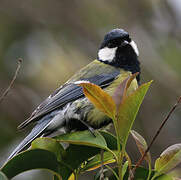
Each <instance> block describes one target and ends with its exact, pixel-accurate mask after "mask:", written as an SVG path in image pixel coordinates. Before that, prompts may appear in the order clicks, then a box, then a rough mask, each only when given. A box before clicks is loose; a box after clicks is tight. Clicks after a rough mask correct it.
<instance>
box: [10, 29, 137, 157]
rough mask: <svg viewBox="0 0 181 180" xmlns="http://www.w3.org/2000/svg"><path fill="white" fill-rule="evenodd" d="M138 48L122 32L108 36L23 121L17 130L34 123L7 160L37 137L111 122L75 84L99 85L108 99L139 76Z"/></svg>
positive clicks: (116, 31)
mask: <svg viewBox="0 0 181 180" xmlns="http://www.w3.org/2000/svg"><path fill="white" fill-rule="evenodd" d="M138 55H139V52H138V48H137V46H136V44H135V42H134V41H133V40H131V38H130V36H129V34H128V33H127V32H126V31H124V30H123V29H113V30H112V31H110V32H108V33H107V34H106V35H105V37H104V40H103V42H102V43H101V46H100V48H99V50H98V56H97V59H96V60H94V61H92V62H91V63H90V64H88V65H87V66H85V67H84V68H82V69H81V70H80V71H78V72H77V73H76V74H75V75H74V76H72V77H71V78H70V79H69V80H68V81H67V82H66V83H65V84H64V85H62V86H60V87H59V88H58V89H56V90H55V92H54V93H52V94H51V95H50V96H49V97H48V98H47V99H45V100H44V101H43V102H42V103H41V104H40V105H39V106H38V107H37V108H36V109H35V110H34V112H33V113H32V114H31V116H30V117H29V118H28V119H27V120H26V121H24V122H23V123H22V124H20V126H19V127H18V128H19V129H23V128H25V127H26V126H27V125H29V124H30V123H34V128H33V129H32V131H31V132H30V133H29V134H28V136H27V137H26V138H25V139H24V140H23V141H22V142H21V143H20V144H19V145H18V146H17V147H16V149H15V150H14V151H13V152H12V153H11V155H10V156H9V159H11V158H12V157H14V156H15V155H16V154H17V153H19V152H20V151H22V150H23V149H25V148H26V147H28V146H29V145H30V143H31V142H32V141H33V140H34V139H35V138H37V137H40V136H49V135H52V134H54V133H55V132H58V131H60V130H63V131H64V133H68V132H70V131H77V130H85V129H89V130H90V131H92V129H99V128H101V127H103V126H106V125H108V124H109V123H110V122H111V119H110V118H109V117H107V116H106V115H105V114H103V113H102V112H100V111H99V110H98V109H96V108H95V107H94V106H93V104H91V103H90V101H89V100H88V99H87V98H86V97H85V96H84V94H83V90H82V87H80V86H77V85H76V82H77V81H82V80H86V81H89V82H91V83H94V84H96V85H99V86H100V87H101V88H103V89H104V90H105V91H106V92H107V93H109V94H110V95H112V94H113V92H114V91H115V89H116V87H117V86H118V85H119V84H120V83H121V82H122V81H123V80H124V79H125V78H127V77H128V75H129V74H131V73H136V72H140V63H139V61H138ZM139 80H140V77H139V75H138V76H137V77H136V79H135V80H133V81H132V83H131V86H130V91H133V90H135V89H136V88H137V87H138V83H139Z"/></svg>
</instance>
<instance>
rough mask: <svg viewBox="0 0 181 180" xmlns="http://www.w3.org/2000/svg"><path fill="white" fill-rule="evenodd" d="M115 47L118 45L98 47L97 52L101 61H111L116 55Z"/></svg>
mask: <svg viewBox="0 0 181 180" xmlns="http://www.w3.org/2000/svg"><path fill="white" fill-rule="evenodd" d="M117 48H118V47H115V48H108V47H105V48H103V49H100V50H99V52H98V57H99V59H100V60H102V61H109V62H111V61H112V60H113V59H114V57H115V55H116V50H117Z"/></svg>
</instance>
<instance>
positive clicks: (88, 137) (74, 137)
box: [54, 131, 107, 149]
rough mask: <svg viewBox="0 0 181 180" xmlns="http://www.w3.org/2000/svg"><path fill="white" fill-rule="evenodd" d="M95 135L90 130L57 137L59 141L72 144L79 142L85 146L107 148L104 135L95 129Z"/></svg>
mask: <svg viewBox="0 0 181 180" xmlns="http://www.w3.org/2000/svg"><path fill="white" fill-rule="evenodd" d="M94 135H95V136H93V135H92V134H91V133H90V132H89V131H77V132H72V133H69V134H62V135H60V136H57V137H55V138H54V139H56V140H57V141H60V142H66V143H70V144H78V145H85V146H93V147H98V148H102V149H107V144H106V141H105V139H104V137H103V136H102V135H101V134H100V133H99V132H98V131H95V132H94Z"/></svg>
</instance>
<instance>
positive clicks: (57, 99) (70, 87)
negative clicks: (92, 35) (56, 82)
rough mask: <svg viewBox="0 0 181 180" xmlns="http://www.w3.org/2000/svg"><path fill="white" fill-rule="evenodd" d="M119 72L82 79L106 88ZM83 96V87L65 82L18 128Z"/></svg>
mask: <svg viewBox="0 0 181 180" xmlns="http://www.w3.org/2000/svg"><path fill="white" fill-rule="evenodd" d="M119 74H120V72H119V71H115V72H114V73H111V74H101V75H96V76H94V77H90V78H87V79H80V80H87V81H89V82H91V83H94V84H96V85H99V86H101V87H102V88H104V87H106V86H108V85H109V84H110V83H111V82H112V81H113V80H114V79H115V78H116V77H117V76H118V75H119ZM83 96H84V94H83V91H82V87H80V86H77V85H75V84H74V83H69V84H65V85H63V86H61V87H60V88H58V89H57V90H56V91H55V92H54V93H53V94H51V95H50V96H49V97H48V98H47V99H45V101H43V102H42V103H41V104H40V105H39V106H38V107H37V108H36V109H35V111H34V112H33V113H32V115H31V116H30V118H29V119H27V120H26V121H24V122H23V123H22V124H20V125H19V126H18V128H19V129H22V128H24V127H25V126H26V125H28V124H29V123H31V122H34V121H37V120H39V119H40V118H41V117H42V116H44V115H46V114H47V113H49V112H51V111H53V110H55V109H57V108H61V107H62V106H64V105H65V104H67V103H69V102H72V101H75V100H77V99H79V98H81V97H83Z"/></svg>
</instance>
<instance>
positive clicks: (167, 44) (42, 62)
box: [0, 0, 181, 180]
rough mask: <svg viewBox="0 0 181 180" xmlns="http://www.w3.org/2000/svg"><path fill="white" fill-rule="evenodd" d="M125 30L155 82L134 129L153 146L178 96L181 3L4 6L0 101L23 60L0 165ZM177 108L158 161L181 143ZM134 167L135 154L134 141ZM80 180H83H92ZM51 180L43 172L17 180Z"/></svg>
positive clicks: (1, 126) (3, 111)
mask: <svg viewBox="0 0 181 180" xmlns="http://www.w3.org/2000/svg"><path fill="white" fill-rule="evenodd" d="M113 28H123V29H125V30H127V31H128V32H129V33H130V35H131V37H132V39H134V40H135V42H136V43H137V45H138V48H139V51H140V57H139V60H140V62H141V68H142V73H141V79H142V80H141V82H142V83H143V82H147V81H149V80H151V79H153V80H154V83H153V84H152V87H151V89H150V90H149V92H148V94H147V96H146V98H145V100H144V103H143V105H142V107H141V109H140V112H139V116H138V117H137V120H136V123H135V125H134V129H135V130H137V131H138V132H139V133H140V134H142V135H143V136H144V137H145V138H146V140H147V142H150V141H151V138H152V137H153V135H154V133H155V132H156V130H157V129H158V127H159V126H160V124H161V121H162V120H163V118H164V116H165V115H166V114H167V112H168V111H169V109H170V107H171V106H172V105H173V104H174V103H175V101H176V99H177V98H178V96H179V95H181V83H180V82H181V1H180V0H157V1H151V0H139V1H132V0H124V1H123V0H114V1H113V0H112V1H111V0H99V1H98V0H83V1H80V0H79V1H78V0H71V1H70V0H51V1H50V0H49V1H48V0H36V1H33V0H27V1H23V0H14V1H10V0H0V94H2V93H3V92H4V90H5V89H6V88H7V86H8V84H9V83H10V81H11V79H12V77H13V74H14V72H15V69H16V67H17V58H19V57H21V58H23V63H22V66H21V69H20V73H19V75H18V78H17V80H16V82H15V84H14V87H13V89H12V90H11V91H10V93H9V95H8V96H7V97H6V99H5V100H4V101H3V103H1V104H0V165H2V164H3V162H4V161H5V159H6V158H7V156H8V154H9V153H10V152H11V151H12V149H13V148H14V147H15V146H16V145H17V144H18V143H19V141H20V139H22V138H23V137H24V136H25V134H26V133H27V132H28V130H25V131H22V132H18V131H17V129H16V127H17V125H18V124H20V123H21V122H22V121H24V120H25V119H26V118H27V117H28V116H29V115H30V114H31V112H32V111H33V109H34V108H35V107H36V106H37V105H38V104H39V103H40V102H41V101H42V100H43V99H44V98H46V97H47V96H48V95H49V94H50V93H51V92H53V91H54V89H55V88H57V87H58V86H60V85H61V84H62V83H64V82H65V81H66V80H67V79H68V78H69V77H70V76H71V75H72V74H73V73H75V72H76V71H77V70H79V69H80V68H81V67H83V66H84V65H86V64H87V63H89V62H91V61H92V60H93V59H95V58H96V57H97V51H98V47H99V45H100V42H101V41H102V39H103V37H104V34H105V33H106V32H107V31H110V30H111V29H113ZM180 127H181V110H180V109H179V108H178V109H177V110H176V111H175V113H174V114H173V115H172V117H171V119H170V120H169V122H168V123H167V124H166V126H165V127H164V129H163V131H162V133H161V134H160V135H159V137H158V139H157V141H156V142H155V144H154V145H153V147H152V149H151V153H152V156H153V158H154V159H155V158H156V157H158V156H159V154H160V153H161V152H162V151H163V150H164V149H165V148H166V147H168V146H169V145H172V144H174V143H179V142H181V138H180V137H181V131H180ZM127 150H128V152H129V154H130V155H131V157H132V158H133V159H134V161H136V160H138V157H139V156H138V155H139V153H138V151H137V149H136V146H135V144H134V141H133V140H131V139H130V141H129V145H128V149H127ZM91 175H92V173H89V175H88V176H83V177H82V179H92V178H91V177H90V176H91ZM25 177H26V180H30V179H31V180H33V179H50V178H51V176H50V175H49V174H47V173H46V172H45V171H43V172H39V171H36V172H34V173H32V172H28V175H27V174H26V173H25V174H24V175H21V176H18V177H16V178H14V179H16V180H17V179H25Z"/></svg>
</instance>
